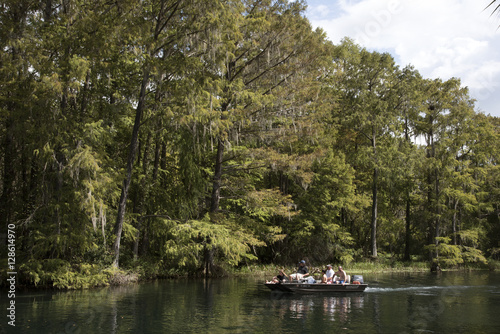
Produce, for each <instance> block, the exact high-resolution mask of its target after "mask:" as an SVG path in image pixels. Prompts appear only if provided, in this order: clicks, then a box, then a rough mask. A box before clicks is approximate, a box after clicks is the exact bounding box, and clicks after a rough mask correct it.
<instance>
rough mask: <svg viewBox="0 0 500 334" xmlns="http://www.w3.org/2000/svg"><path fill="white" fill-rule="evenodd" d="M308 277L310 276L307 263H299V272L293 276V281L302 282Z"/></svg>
mask: <svg viewBox="0 0 500 334" xmlns="http://www.w3.org/2000/svg"><path fill="white" fill-rule="evenodd" d="M306 276H309V269H307V267H306V261H304V260H302V261H300V262H299V267H298V268H297V272H296V273H295V274H291V275H290V277H291V278H292V279H296V280H301V279H303V278H304V277H306Z"/></svg>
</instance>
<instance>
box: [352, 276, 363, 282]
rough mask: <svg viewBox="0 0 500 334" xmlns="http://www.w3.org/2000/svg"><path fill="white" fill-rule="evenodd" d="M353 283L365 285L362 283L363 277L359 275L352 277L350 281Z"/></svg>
mask: <svg viewBox="0 0 500 334" xmlns="http://www.w3.org/2000/svg"><path fill="white" fill-rule="evenodd" d="M354 281H358V282H359V284H365V283H364V282H363V276H361V275H353V276H352V279H351V283H352V282H354Z"/></svg>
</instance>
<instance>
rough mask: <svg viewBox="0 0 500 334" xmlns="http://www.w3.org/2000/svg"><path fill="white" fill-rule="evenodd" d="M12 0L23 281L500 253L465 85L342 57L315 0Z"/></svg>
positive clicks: (9, 132) (8, 170)
mask: <svg viewBox="0 0 500 334" xmlns="http://www.w3.org/2000/svg"><path fill="white" fill-rule="evenodd" d="M0 6H1V7H0V9H1V12H0V22H1V23H2V24H1V28H0V43H1V45H2V50H1V53H0V87H1V90H0V144H1V145H0V171H1V174H0V219H1V224H0V236H2V238H1V244H2V245H5V244H6V237H5V236H6V235H7V234H6V230H7V227H8V226H15V231H16V249H17V262H18V265H19V271H20V272H21V273H22V275H23V276H22V277H23V279H24V280H25V282H27V283H34V284H38V283H40V284H41V283H45V284H48V283H51V282H53V281H54V280H55V278H56V277H57V275H58V273H59V274H60V273H65V272H70V271H77V272H78V271H79V272H81V273H85V272H87V273H90V272H99V270H101V269H102V268H110V267H120V268H135V269H139V270H140V271H141V273H143V274H144V275H146V276H170V275H177V274H186V273H187V274H201V273H203V274H206V275H217V274H220V273H221V270H224V268H226V269H227V268H229V267H237V266H240V265H242V264H248V263H296V261H297V260H298V259H301V258H307V259H308V260H309V261H310V262H311V263H317V264H318V265H319V264H324V263H326V262H341V263H349V262H352V261H360V260H362V259H368V258H370V259H376V258H377V257H380V256H391V257H395V258H400V259H405V260H411V259H419V260H425V261H429V263H434V264H439V265H441V266H457V265H462V264H475V263H487V261H488V260H489V259H493V260H494V259H498V257H499V254H500V245H499V244H498V240H500V219H499V216H500V170H499V166H498V162H499V158H500V145H499V143H500V141H499V135H500V120H499V119H498V118H496V117H492V116H487V115H485V114H483V113H479V112H477V111H476V110H475V107H474V101H473V99H472V98H471V97H470V96H469V93H468V90H467V88H466V87H463V86H462V85H461V83H460V80H459V79H456V78H453V79H450V80H446V81H444V80H441V79H426V78H422V77H421V76H420V74H419V73H418V69H415V68H413V67H411V66H407V67H405V68H400V67H399V66H397V65H396V63H395V61H394V59H393V57H392V56H391V55H390V54H386V53H378V52H373V51H369V50H367V49H365V48H363V47H362V46H360V45H356V44H355V43H354V42H353V41H351V40H349V39H344V40H343V41H342V42H341V43H340V44H338V45H334V44H333V43H331V42H330V41H329V40H328V39H327V38H326V35H325V33H324V32H323V31H322V30H321V29H317V30H313V29H312V28H311V25H310V23H309V22H308V20H307V19H306V18H305V15H304V11H305V9H306V3H305V2H304V1H294V2H291V1H290V2H289V1H287V0H264V1H253V0H141V1H139V0H124V1H107V0H106V1H105V0H93V1H90V2H89V1H83V0H43V1H40V0H39V1H37V0H16V1H14V0H4V1H2V3H1V5H0ZM5 249H6V247H2V254H4V253H3V252H4V250H5ZM5 257H6V256H5ZM5 257H4V256H2V258H5Z"/></svg>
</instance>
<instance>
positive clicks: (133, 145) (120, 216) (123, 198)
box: [113, 67, 149, 268]
mask: <svg viewBox="0 0 500 334" xmlns="http://www.w3.org/2000/svg"><path fill="white" fill-rule="evenodd" d="M148 84H149V68H147V67H145V68H144V73H143V78H142V84H141V92H140V94H139V104H138V105H137V108H136V111H135V120H134V127H133V129H132V138H131V140H130V148H129V154H128V159H127V174H126V175H125V179H124V180H123V186H122V192H121V195H120V201H119V202H118V213H117V215H116V223H115V228H114V233H115V236H116V239H115V242H114V244H113V251H114V255H115V258H114V260H113V267H116V268H118V266H119V258H120V241H121V237H122V231H123V221H124V219H125V208H126V205H127V196H128V190H129V187H130V183H131V181H132V170H133V167H134V160H135V156H136V154H137V146H138V143H139V129H140V125H141V118H142V113H143V111H144V101H145V98H146V88H147V86H148Z"/></svg>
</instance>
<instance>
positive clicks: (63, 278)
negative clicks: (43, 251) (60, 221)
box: [19, 259, 119, 289]
mask: <svg viewBox="0 0 500 334" xmlns="http://www.w3.org/2000/svg"><path fill="white" fill-rule="evenodd" d="M19 272H20V280H21V282H20V283H21V284H28V285H35V286H43V287H53V288H57V289H88V288H93V287H98V286H106V285H109V284H110V282H111V281H112V280H113V278H114V277H116V276H117V275H118V274H119V272H118V270H116V269H105V268H102V267H100V266H99V265H96V264H89V263H79V264H70V263H69V262H68V261H65V260H62V259H51V260H43V261H34V260H30V261H27V262H26V263H23V264H22V265H21V266H20V267H19Z"/></svg>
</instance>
